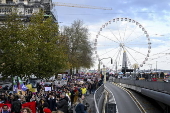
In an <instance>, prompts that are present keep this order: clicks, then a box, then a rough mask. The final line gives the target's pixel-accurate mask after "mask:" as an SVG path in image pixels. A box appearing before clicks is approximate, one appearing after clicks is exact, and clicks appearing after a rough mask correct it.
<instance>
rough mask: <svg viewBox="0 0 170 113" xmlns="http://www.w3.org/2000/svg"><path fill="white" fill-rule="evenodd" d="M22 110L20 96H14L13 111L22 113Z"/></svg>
mask: <svg viewBox="0 0 170 113" xmlns="http://www.w3.org/2000/svg"><path fill="white" fill-rule="evenodd" d="M20 110H21V102H20V101H19V96H18V95H16V96H15V97H14V102H13V103H12V108H11V112H13V113H20Z"/></svg>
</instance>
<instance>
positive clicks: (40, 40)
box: [0, 12, 69, 78]
mask: <svg viewBox="0 0 170 113" xmlns="http://www.w3.org/2000/svg"><path fill="white" fill-rule="evenodd" d="M43 14H44V13H43V12H40V13H38V14H35V15H33V16H32V17H31V21H30V22H29V23H27V24H24V23H23V21H21V18H20V17H19V16H18V15H17V14H16V13H13V14H12V15H8V17H7V20H6V21H5V22H4V23H3V24H4V26H1V27H0V50H1V53H0V64H1V67H0V72H1V73H2V75H3V76H4V77H5V76H9V75H14V76H21V77H22V76H30V75H31V74H34V75H36V76H37V77H41V78H49V77H51V76H53V75H54V74H55V73H58V72H60V71H63V70H65V69H67V68H68V66H69V65H68V60H67V56H66V54H65V45H63V43H62V42H63V37H61V36H59V34H58V25H57V24H56V23H54V21H53V19H52V18H48V19H44V16H43Z"/></svg>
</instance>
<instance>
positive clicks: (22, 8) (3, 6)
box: [0, 0, 56, 21]
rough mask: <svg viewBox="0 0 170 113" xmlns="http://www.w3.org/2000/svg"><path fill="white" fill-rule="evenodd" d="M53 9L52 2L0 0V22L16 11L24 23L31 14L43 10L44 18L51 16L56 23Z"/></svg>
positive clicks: (43, 0)
mask: <svg viewBox="0 0 170 113" xmlns="http://www.w3.org/2000/svg"><path fill="white" fill-rule="evenodd" d="M52 8H53V4H52V0H0V21H3V20H4V19H5V16H6V15H7V14H10V13H11V12H12V11H14V10H17V12H18V14H19V15H20V16H21V17H22V18H23V19H24V20H26V21H29V18H30V17H31V15H32V14H34V13H37V12H39V11H40V10H44V12H45V14H44V16H45V17H49V16H52V17H53V19H54V21H56V18H55V16H54V15H53V14H52V12H51V10H52Z"/></svg>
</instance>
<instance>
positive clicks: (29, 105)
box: [22, 102, 36, 113]
mask: <svg viewBox="0 0 170 113" xmlns="http://www.w3.org/2000/svg"><path fill="white" fill-rule="evenodd" d="M24 107H29V108H30V109H31V110H32V113H36V103H35V102H27V103H24V104H22V108H24Z"/></svg>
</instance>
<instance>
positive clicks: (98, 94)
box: [94, 84, 105, 113]
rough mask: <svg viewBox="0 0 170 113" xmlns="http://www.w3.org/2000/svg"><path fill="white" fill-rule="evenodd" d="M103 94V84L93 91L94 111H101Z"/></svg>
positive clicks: (96, 112)
mask: <svg viewBox="0 0 170 113" xmlns="http://www.w3.org/2000/svg"><path fill="white" fill-rule="evenodd" d="M104 96H105V95H104V84H102V85H101V86H100V87H99V88H98V89H97V90H96V91H95V93H94V104H95V113H102V108H103V102H104Z"/></svg>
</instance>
